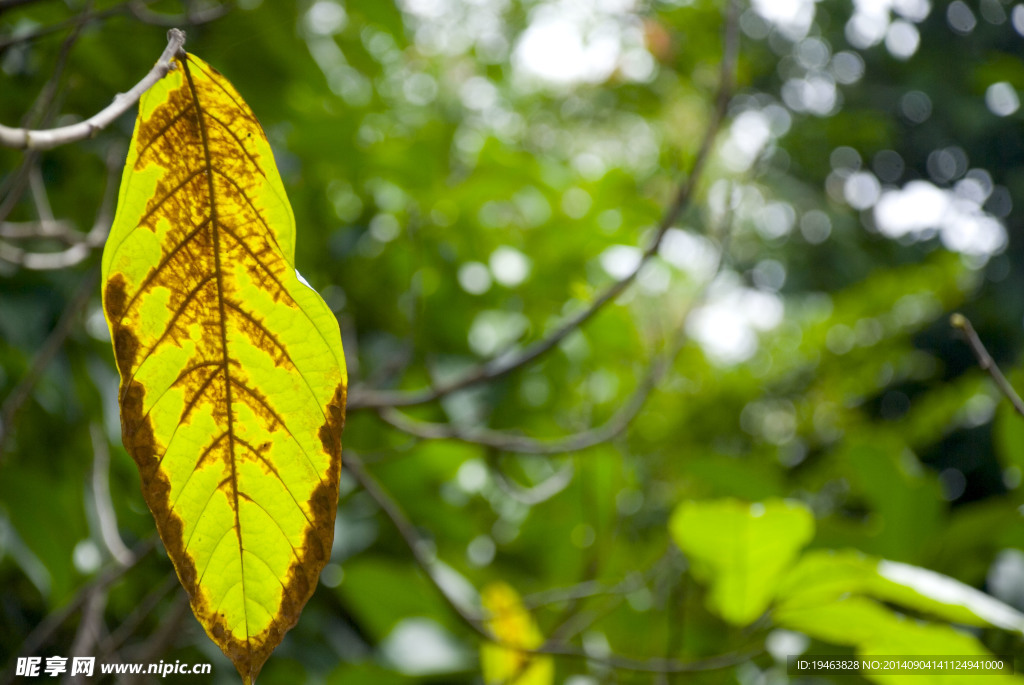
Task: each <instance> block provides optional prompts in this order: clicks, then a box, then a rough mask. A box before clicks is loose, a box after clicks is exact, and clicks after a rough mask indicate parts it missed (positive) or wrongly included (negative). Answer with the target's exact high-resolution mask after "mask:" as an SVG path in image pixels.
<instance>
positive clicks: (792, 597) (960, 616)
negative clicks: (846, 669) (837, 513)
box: [774, 550, 1024, 632]
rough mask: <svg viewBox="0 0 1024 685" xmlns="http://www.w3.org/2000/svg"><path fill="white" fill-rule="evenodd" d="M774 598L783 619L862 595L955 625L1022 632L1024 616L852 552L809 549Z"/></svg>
mask: <svg viewBox="0 0 1024 685" xmlns="http://www.w3.org/2000/svg"><path fill="white" fill-rule="evenodd" d="M776 596H777V606H776V608H775V611H774V616H775V618H776V620H778V621H780V622H785V619H786V617H787V616H789V615H790V614H791V612H800V611H802V610H804V609H807V608H813V607H821V606H824V605H828V604H830V603H833V602H837V601H840V600H842V599H843V598H845V597H850V596H863V597H868V598H871V599H875V600H879V601H883V602H886V603H888V604H895V605H898V606H900V607H905V608H907V609H912V610H915V611H918V612H921V613H924V614H929V615H931V616H934V617H936V618H940V619H942V620H945V621H949V622H951V623H958V624H964V625H972V626H979V627H983V626H984V627H987V626H993V627H997V628H1002V629H1004V630H1009V631H1015V632H1024V614H1021V613H1020V612H1019V611H1017V610H1016V609H1014V608H1013V607H1011V606H1008V605H1006V604H1004V603H1002V602H1000V601H998V600H996V599H993V598H992V597H990V596H989V595H986V594H985V593H983V592H981V591H979V590H976V589H975V588H972V587H970V586H969V585H964V584H963V583H961V582H959V581H956V580H954V579H953V578H950V577H948V576H944V575H942V574H939V573H936V572H934V571H931V570H928V569H925V568H921V567H918V566H911V565H909V564H903V563H900V562H896V561H889V560H887V559H878V558H877V557H870V556H866V555H864V554H861V553H860V552H856V551H853V550H848V551H842V552H834V551H831V550H812V551H809V552H806V553H805V554H804V555H803V556H802V557H801V558H800V560H799V561H798V562H797V564H796V565H795V566H794V567H793V568H792V569H791V570H790V571H789V572H788V573H787V574H786V575H785V577H783V578H782V580H781V581H780V582H779V585H778V592H777V595H776ZM837 627H839V628H843V626H837Z"/></svg>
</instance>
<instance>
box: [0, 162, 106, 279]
mask: <svg viewBox="0 0 1024 685" xmlns="http://www.w3.org/2000/svg"><path fill="white" fill-rule="evenodd" d="M29 154H35V153H29ZM123 155H124V148H123V146H121V145H117V144H114V145H111V146H110V147H109V148H108V150H107V183H106V187H105V188H104V190H103V199H102V200H101V201H100V206H99V208H98V209H97V210H96V219H95V220H94V221H93V224H92V228H91V229H89V232H88V233H81V232H80V231H77V230H75V229H73V228H72V229H67V231H65V232H60V233H56V234H54V235H50V234H49V232H57V231H59V226H60V225H61V223H62V222H58V221H41V222H39V224H38V225H39V226H40V232H39V233H38V234H37V235H34V236H33V235H25V233H26V227H25V226H24V225H22V226H21V227H20V232H21V234H22V235H21V237H25V238H32V237H34V238H54V239H57V240H61V241H62V242H65V243H68V244H69V245H70V246H69V247H67V248H65V249H63V250H59V251H57V252H35V251H29V250H25V249H23V248H20V247H16V246H14V245H10V244H8V243H5V242H3V241H0V259H2V260H4V261H7V262H11V263H12V264H18V265H19V266H22V267H24V268H26V269H30V270H33V271H53V270H58V269H66V268H68V267H71V266H74V265H75V264H79V263H80V262H83V261H85V260H86V259H88V258H89V255H90V254H91V253H92V250H94V249H96V248H98V247H102V246H103V244H104V243H105V242H106V240H107V234H108V233H109V232H110V226H111V224H112V223H113V220H114V200H115V199H116V197H117V178H118V176H119V175H120V170H121V169H120V167H121V164H120V162H121V160H122V159H123ZM65 223H66V222H65ZM5 225H11V224H0V228H2V227H3V226H5ZM0 237H5V236H4V235H3V234H2V232H0Z"/></svg>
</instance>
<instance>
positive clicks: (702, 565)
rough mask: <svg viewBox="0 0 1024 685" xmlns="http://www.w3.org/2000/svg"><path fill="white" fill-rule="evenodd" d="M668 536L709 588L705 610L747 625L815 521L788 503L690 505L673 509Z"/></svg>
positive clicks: (764, 604) (768, 599)
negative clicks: (670, 534)
mask: <svg viewBox="0 0 1024 685" xmlns="http://www.w3.org/2000/svg"><path fill="white" fill-rule="evenodd" d="M669 530H670V531H671V533H672V536H673V538H674V539H675V541H676V544H678V545H679V548H680V549H682V550H683V551H684V552H685V553H686V555H687V557H688V558H689V560H690V563H691V564H692V565H693V574H694V576H695V577H696V578H697V579H698V580H701V581H703V582H706V583H708V584H709V585H710V586H711V592H710V594H709V596H708V600H707V601H708V607H709V608H710V609H711V610H713V611H714V612H715V613H717V614H718V615H719V616H721V617H722V618H724V619H725V620H727V621H729V622H730V623H735V624H737V625H746V624H748V623H750V622H752V621H753V620H754V619H756V618H757V617H758V616H760V615H761V614H762V613H763V612H764V611H765V609H767V608H768V605H769V604H770V603H771V600H772V596H773V595H774V593H775V589H776V585H777V583H778V581H779V579H780V577H781V576H782V574H783V572H785V571H786V569H787V568H789V566H790V565H791V564H792V563H793V560H794V559H795V558H796V556H797V554H798V553H799V552H800V550H801V549H803V547H804V545H806V544H807V543H808V542H809V541H810V539H811V537H812V536H813V535H814V515H813V514H812V513H811V512H810V511H809V510H808V509H807V508H806V507H804V506H803V505H801V504H799V503H797V502H794V501H789V500H779V499H771V500H767V501H765V502H757V503H754V504H747V503H746V502H741V501H739V500H734V499H724V500H710V501H702V502H701V501H692V502H683V503H682V504H680V505H679V506H678V507H677V508H676V510H675V513H673V514H672V519H671V521H670V522H669Z"/></svg>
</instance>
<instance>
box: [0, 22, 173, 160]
mask: <svg viewBox="0 0 1024 685" xmlns="http://www.w3.org/2000/svg"><path fill="white" fill-rule="evenodd" d="M184 44H185V32H184V31H181V30H179V29H171V30H170V31H168V32H167V47H166V48H165V49H164V51H163V54H161V55H160V59H159V60H157V63H156V64H155V65H154V66H153V68H152V69H151V70H150V72H149V73H148V74H146V76H145V77H143V79H142V80H141V81H139V82H138V83H136V84H135V85H134V86H133V87H132V88H131V90H129V91H128V92H127V93H123V94H120V95H117V96H115V97H114V101H113V102H112V103H111V104H110V105H108V106H107V107H106V108H104V109H103V110H101V111H100V112H98V113H96V114H94V115H93V116H91V117H89V118H88V119H86V120H85V121H80V122H78V123H77V124H72V125H70V126H62V127H60V128H52V129H47V130H42V131H32V130H29V129H25V128H21V129H18V128H9V127H7V126H3V125H0V145H4V146H6V147H13V148H18V149H27V150H48V149H50V148H53V147H57V146H58V145H66V144H68V143H74V142H77V141H79V140H85V139H86V138H91V137H92V136H94V135H96V133H97V132H98V131H100V130H102V129H104V128H106V127H107V126H109V125H110V124H111V123H112V122H113V121H114V120H115V119H117V118H118V117H119V116H121V115H122V114H124V113H125V112H127V111H128V110H129V109H131V107H132V106H134V105H135V103H136V102H138V101H139V98H140V97H142V94H143V93H145V92H146V91H147V90H149V88H150V87H152V86H153V84H155V83H156V82H157V81H159V80H160V79H162V78H163V77H164V76H166V75H167V72H169V71H170V70H171V69H172V68H173V64H174V61H173V60H174V57H175V55H177V54H178V51H179V50H181V47H182V46H183V45H184Z"/></svg>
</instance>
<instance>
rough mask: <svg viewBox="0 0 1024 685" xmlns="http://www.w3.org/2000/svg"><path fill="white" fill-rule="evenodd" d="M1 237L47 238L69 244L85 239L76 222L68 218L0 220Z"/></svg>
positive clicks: (16, 238)
mask: <svg viewBox="0 0 1024 685" xmlns="http://www.w3.org/2000/svg"><path fill="white" fill-rule="evenodd" d="M0 238H5V239H7V240H31V239H36V238H47V239H50V240H59V241H60V242H62V243H65V244H67V245H76V244H78V243H80V242H82V241H83V240H85V236H84V235H82V234H81V233H80V232H79V231H78V230H77V229H76V228H75V225H74V223H72V222H71V221H68V220H66V219H57V220H55V221H0Z"/></svg>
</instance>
